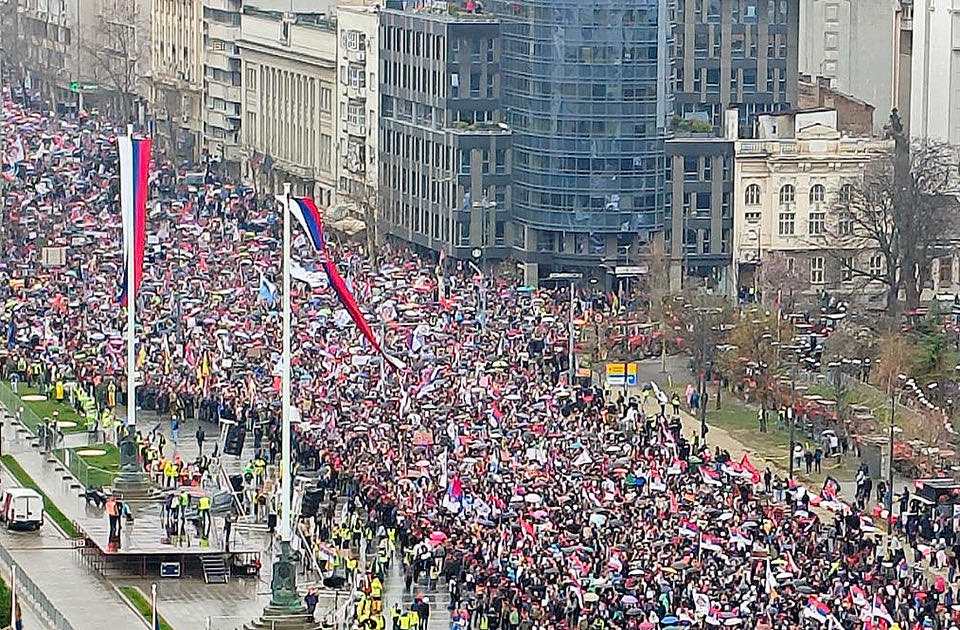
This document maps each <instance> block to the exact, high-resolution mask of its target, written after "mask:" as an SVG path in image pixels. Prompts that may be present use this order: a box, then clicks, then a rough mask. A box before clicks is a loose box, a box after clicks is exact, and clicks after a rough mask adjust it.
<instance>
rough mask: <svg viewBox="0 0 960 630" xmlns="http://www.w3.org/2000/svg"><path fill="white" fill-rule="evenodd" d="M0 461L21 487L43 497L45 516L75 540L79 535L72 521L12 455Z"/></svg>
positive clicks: (4, 456) (3, 457)
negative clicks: (34, 491)
mask: <svg viewBox="0 0 960 630" xmlns="http://www.w3.org/2000/svg"><path fill="white" fill-rule="evenodd" d="M0 461H2V462H3V465H4V466H6V467H7V470H9V471H10V474H11V475H13V476H14V478H15V479H16V480H17V482H18V483H19V484H20V485H21V486H23V487H24V488H30V489H32V490H36V491H37V492H39V493H40V496H42V497H43V509H44V510H45V511H46V513H47V516H49V517H50V518H51V519H52V520H53V522H54V523H56V524H57V526H58V527H59V528H60V529H61V530H63V533H64V534H66V535H67V536H68V537H70V538H77V537H78V536H79V535H80V534H79V532H78V531H77V528H76V527H74V526H73V521H71V520H70V519H69V518H67V517H66V515H65V514H64V513H63V512H61V511H60V508H58V507H57V506H56V505H54V503H53V501H51V500H50V498H49V497H48V496H47V495H46V494H45V493H44V492H43V490H41V489H40V486H38V485H37V484H36V482H34V480H33V478H32V477H30V475H28V474H27V471H25V470H24V469H23V468H22V467H21V466H20V464H19V463H18V462H17V460H15V459H14V458H13V456H12V455H3V456H0Z"/></svg>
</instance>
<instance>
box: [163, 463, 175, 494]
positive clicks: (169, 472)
mask: <svg viewBox="0 0 960 630" xmlns="http://www.w3.org/2000/svg"><path fill="white" fill-rule="evenodd" d="M163 476H164V477H165V481H166V487H167V488H173V487H174V486H175V485H176V481H177V465H176V464H175V463H173V460H172V459H168V460H167V463H166V465H164V467H163Z"/></svg>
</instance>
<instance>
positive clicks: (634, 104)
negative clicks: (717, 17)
mask: <svg viewBox="0 0 960 630" xmlns="http://www.w3.org/2000/svg"><path fill="white" fill-rule="evenodd" d="M492 4H493V9H494V11H495V13H496V14H497V16H498V17H499V18H500V20H501V33H502V41H503V51H502V56H501V71H502V76H503V90H502V95H503V96H502V97H503V105H504V110H505V112H506V116H507V122H508V123H509V125H510V127H511V129H512V130H513V134H514V135H513V157H514V160H513V174H514V180H513V181H514V183H513V211H514V218H515V220H517V221H519V222H521V223H524V224H526V225H527V226H529V227H531V228H533V229H534V230H535V231H536V233H537V234H541V233H543V232H547V231H549V232H565V233H568V234H569V233H571V232H573V233H584V232H586V233H590V234H594V235H597V234H598V233H608V234H612V233H619V234H621V235H623V236H626V235H627V233H632V234H635V235H637V236H638V237H639V240H640V241H645V240H647V239H648V238H649V235H650V233H651V232H652V231H657V230H660V229H662V227H663V216H664V208H665V206H666V205H667V202H668V199H667V197H668V191H667V188H668V187H667V186H665V184H664V173H665V170H666V163H665V157H664V140H665V138H666V135H667V126H668V122H669V117H670V116H672V114H673V103H672V100H671V97H670V96H669V90H668V81H669V78H670V75H671V72H670V68H671V65H670V50H671V46H672V39H673V38H672V32H671V26H670V20H669V17H670V16H669V15H668V13H667V0H592V1H591V2H583V1H582V0H494V2H493V3H492ZM551 236H552V235H551Z"/></svg>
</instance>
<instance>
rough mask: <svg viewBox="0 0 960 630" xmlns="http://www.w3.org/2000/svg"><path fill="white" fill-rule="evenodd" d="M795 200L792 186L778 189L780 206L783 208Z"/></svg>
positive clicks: (795, 193) (788, 185) (795, 194)
mask: <svg viewBox="0 0 960 630" xmlns="http://www.w3.org/2000/svg"><path fill="white" fill-rule="evenodd" d="M796 200H797V189H796V188H794V187H793V184H784V185H783V186H782V187H781V188H780V205H781V206H785V205H787V204H791V203H794V202H795V201H796Z"/></svg>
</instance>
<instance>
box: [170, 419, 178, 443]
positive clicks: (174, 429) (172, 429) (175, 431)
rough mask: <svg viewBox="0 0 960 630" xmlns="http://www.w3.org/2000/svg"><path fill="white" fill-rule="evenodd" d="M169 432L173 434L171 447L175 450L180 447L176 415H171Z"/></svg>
mask: <svg viewBox="0 0 960 630" xmlns="http://www.w3.org/2000/svg"><path fill="white" fill-rule="evenodd" d="M170 432H171V433H172V434H173V446H174V448H176V447H177V446H179V445H180V418H179V417H178V416H177V414H173V416H172V418H171V420H170Z"/></svg>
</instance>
